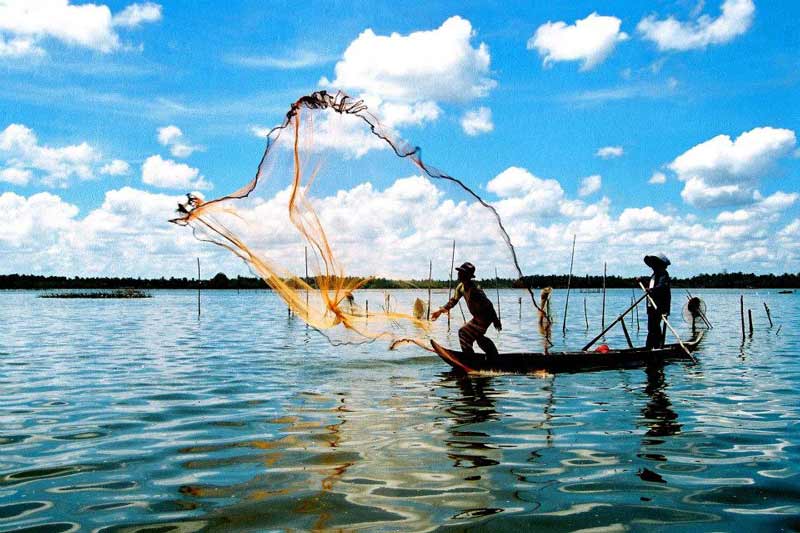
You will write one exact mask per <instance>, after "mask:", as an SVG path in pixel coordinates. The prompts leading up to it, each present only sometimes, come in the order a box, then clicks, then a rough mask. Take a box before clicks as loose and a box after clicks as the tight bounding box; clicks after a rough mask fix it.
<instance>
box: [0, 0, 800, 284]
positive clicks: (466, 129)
mask: <svg viewBox="0 0 800 533" xmlns="http://www.w3.org/2000/svg"><path fill="white" fill-rule="evenodd" d="M798 18H800V3H797V2H784V1H771V2H766V1H764V0H724V1H722V0H708V1H702V0H700V1H698V0H658V1H646V2H645V1H641V2H630V1H606V2H600V1H597V0H595V1H566V0H565V1H551V2H536V3H532V2H508V1H504V2H494V1H484V2H419V3H417V4H415V5H412V4H409V5H408V7H405V8H403V9H399V8H398V7H397V5H396V3H394V2H383V1H375V0H370V1H369V2H366V1H365V2H359V1H352V2H337V1H327V2H314V1H311V2H301V3H297V2H282V1H272V2H263V1H238V2H237V1H231V2H224V3H223V2H203V3H198V2H194V1H188V0H187V1H175V2H166V1H165V2H160V3H155V2H138V3H131V2H129V1H122V2H116V1H114V2H112V1H106V2H100V1H98V0H95V1H94V3H92V2H79V1H74V0H0V274H9V273H23V274H58V275H69V276H75V275H81V276H87V275H106V276H128V275H130V276H142V277H161V276H166V277H169V276H180V277H183V276H186V277H191V276H192V275H193V268H194V258H195V257H202V258H203V263H204V265H205V268H206V269H207V271H208V272H216V271H223V272H226V273H227V274H229V275H237V274H245V273H247V272H248V270H247V268H246V267H245V265H243V264H242V263H241V261H239V260H238V259H237V258H235V257H234V256H233V255H232V254H230V253H228V252H227V251H225V250H222V249H218V248H217V247H214V246H210V245H208V244H207V243H200V242H198V241H197V240H196V239H194V237H193V236H192V235H191V232H190V231H189V230H188V229H187V228H183V227H178V226H175V225H173V224H169V223H168V222H167V221H168V219H170V218H172V217H173V216H174V210H175V207H176V205H177V202H178V201H180V200H181V199H182V198H184V195H185V193H187V192H190V191H200V192H201V193H202V194H203V195H204V196H205V197H206V198H212V197H217V196H222V195H225V194H226V193H229V192H231V191H233V190H236V189H238V188H239V187H241V186H242V185H244V184H245V183H246V182H247V181H248V180H250V179H251V178H252V176H253V175H254V172H255V170H256V167H257V165H258V162H259V160H260V158H261V155H262V153H263V150H264V145H265V135H266V132H268V131H269V129H270V128H271V127H273V126H275V125H277V124H279V123H280V122H281V121H282V120H283V117H284V115H285V114H286V112H287V110H288V108H289V105H290V104H291V103H292V102H294V101H295V100H296V99H297V98H299V97H300V96H303V95H306V94H309V93H311V92H313V91H316V90H322V89H324V90H328V91H331V92H336V91H337V90H341V91H344V92H346V93H347V94H349V95H351V96H353V97H355V98H361V99H363V100H364V101H365V102H366V103H367V105H368V106H369V108H370V111H371V112H373V113H374V114H375V115H376V116H378V117H379V118H380V119H381V121H382V123H383V124H384V125H385V126H386V127H387V128H389V129H390V130H391V131H392V132H393V133H394V134H395V135H397V136H398V137H402V138H404V139H406V140H407V141H408V142H409V143H411V144H412V145H415V146H420V147H421V148H422V153H423V157H424V159H425V161H426V162H428V163H430V164H433V165H435V166H436V167H437V168H439V169H441V170H443V171H445V172H447V173H448V174H449V175H452V176H456V177H458V178H459V179H461V180H463V181H464V182H465V183H467V184H468V185H469V186H471V187H473V188H474V189H475V190H476V191H479V192H480V193H481V194H482V196H484V198H485V199H486V200H487V201H488V202H490V203H492V204H493V205H495V206H496V207H497V208H498V211H499V212H500V214H501V216H502V217H503V222H504V224H505V225H506V226H507V227H508V229H509V234H510V235H511V237H512V241H513V242H514V243H515V245H517V248H518V251H519V255H520V258H521V267H522V270H523V272H524V273H526V274H550V273H565V272H566V271H567V270H568V268H569V261H570V248H571V244H572V237H573V235H575V238H576V251H575V273H576V274H578V275H583V274H599V273H601V272H602V264H603V262H606V263H608V271H609V273H611V274H621V275H633V274H639V273H646V272H643V271H646V270H647V269H646V267H645V266H644V265H643V263H642V256H644V255H645V254H649V253H656V252H663V253H665V254H667V255H668V256H669V257H670V259H671V260H672V263H673V265H672V267H671V272H672V273H673V275H677V276H689V275H693V274H698V273H702V272H721V271H729V272H734V271H745V272H757V273H770V272H772V273H783V272H798V271H800V268H799V267H800V208H799V207H798V206H800V145H798V141H797V135H798V133H797V132H798V130H799V129H800V103H798V96H800V32H798V31H797V22H796V21H797V20H798ZM320 127H321V134H320V136H319V139H320V143H319V144H320V146H321V148H322V149H324V150H327V151H328V152H330V153H331V155H330V156H329V157H331V158H333V157H337V158H341V159H342V160H343V161H345V162H346V163H348V164H352V165H353V168H355V169H359V170H358V172H357V173H356V174H354V175H351V176H350V179H349V180H344V181H337V180H333V179H331V180H325V181H320V182H319V183H317V184H316V185H315V187H316V189H315V194H316V197H317V198H318V201H319V203H318V204H317V206H318V209H319V211H320V215H321V218H322V220H323V221H328V222H330V225H329V226H327V227H328V230H329V232H331V233H336V232H337V231H340V230H341V229H342V228H341V227H339V226H337V225H336V220H338V219H337V217H336V216H334V213H336V212H340V211H341V209H340V208H341V205H337V202H338V200H337V198H338V199H343V200H342V201H349V202H350V203H351V205H350V209H351V211H350V215H349V216H351V217H353V218H355V219H356V220H358V221H359V222H361V221H363V223H361V224H360V226H361V230H363V231H362V232H361V233H358V235H363V239H369V241H360V240H359V239H358V238H354V239H350V240H349V241H347V242H344V243H343V244H342V245H341V246H342V248H341V249H339V250H337V251H338V252H340V253H341V256H342V257H345V258H350V260H351V261H352V262H354V270H353V269H351V271H354V272H355V273H359V274H373V273H374V274H391V275H397V276H409V277H412V276H413V277H422V276H423V275H424V277H427V272H426V271H427V268H425V267H426V266H427V261H425V260H418V258H419V257H426V256H433V255H434V254H435V257H432V258H433V259H434V260H435V264H436V270H437V272H435V273H434V277H440V278H443V277H446V276H447V275H448V274H447V272H448V271H449V253H450V245H451V244H448V243H449V242H450V241H449V239H450V237H452V238H455V239H456V240H457V241H458V240H461V241H462V242H463V240H465V238H468V234H469V230H470V228H469V226H468V225H467V226H465V222H464V221H463V220H462V221H459V220H457V219H454V218H453V217H445V216H444V215H443V213H444V211H443V209H445V207H446V205H449V204H446V200H447V194H446V193H445V194H440V193H441V191H439V192H437V190H436V189H435V188H434V189H431V188H430V187H429V185H430V184H429V183H424V180H417V179H415V175H414V169H413V168H407V169H405V170H397V172H396V173H394V174H391V175H389V174H387V173H388V172H389V171H388V170H386V171H384V170H382V169H383V167H381V162H382V161H384V160H385V153H382V151H383V150H385V147H381V146H379V144H378V145H376V144H375V142H374V139H369V138H367V137H365V136H364V132H356V133H360V134H358V135H357V134H354V132H352V131H350V130H341V129H336V128H333V127H327V129H325V128H326V124H324V123H323V124H320ZM387 168H388V167H387ZM393 168H394V167H393ZM392 172H394V170H393V171H392ZM417 174H418V173H417ZM379 176H380V177H379ZM365 186H368V187H369V190H368V194H365V193H364V191H365V190H366V189H365V188H364V187H365ZM410 189H413V191H412V192H409V191H410ZM275 194H278V196H275V197H273V198H272V200H275V201H277V200H279V199H280V198H281V197H280V196H279V191H275ZM266 200H270V199H269V198H267V199H266ZM421 206H424V209H422V208H421ZM359 209H361V210H363V212H362V211H359ZM326 210H327V211H326ZM365 213H369V214H370V216H371V217H372V218H365V215H364V214H365ZM274 216H276V217H284V218H286V215H285V213H283V214H281V213H280V210H279V209H276V210H275V214H274ZM398 217H401V218H402V219H403V235H402V238H400V239H389V238H380V239H378V238H375V235H376V228H391V227H392V223H393V222H392V221H393V220H396V219H397V218H398ZM437 217H438V218H437ZM445 219H446V220H445ZM432 220H436V224H435V226H436V227H435V231H434V230H432V229H431V225H432V223H431V221H432ZM351 226H352V224H351V225H347V227H351ZM342 227H344V226H342ZM289 230H290V229H289ZM386 231H390V229H386ZM465 232H466V234H467V237H465V236H464V234H465ZM262 237H263V238H265V239H267V240H268V239H269V235H262ZM275 238H276V243H277V242H278V241H280V239H279V236H278V235H276V236H275ZM345 241H346V240H345ZM348 242H349V244H348ZM365 244H369V245H370V246H369V247H366V248H365V246H364V245H365ZM347 246H351V247H355V248H359V249H360V252H359V254H356V255H353V254H352V253H350V251H349V250H348V249H347ZM295 248H296V247H295ZM491 248H492V249H494V248H495V247H491ZM263 249H264V250H265V252H264V253H265V254H267V255H269V254H270V253H274V254H275V255H274V257H273V259H275V260H277V261H279V262H282V263H285V264H286V265H287V266H290V267H291V268H299V266H298V263H297V261H298V258H299V257H301V256H302V253H303V252H302V248H300V249H294V248H285V247H283V248H281V247H280V246H278V244H276V246H275V248H274V249H273V250H272V252H270V248H269V246H265V247H264V248H263ZM365 249H366V250H368V251H369V253H368V254H367V253H365V252H364V250H365ZM464 252H465V253H458V254H457V255H458V257H457V260H459V261H465V260H472V261H473V262H474V263H476V265H478V267H479V273H478V275H479V276H480V274H481V271H483V272H485V271H486V269H487V268H489V267H490V265H494V266H497V267H498V269H499V271H500V273H501V275H508V276H511V275H512V271H511V269H510V265H509V264H508V260H507V259H508V256H507V255H506V256H503V255H502V254H499V255H498V254H495V253H494V252H493V251H491V250H489V249H487V250H485V253H484V252H482V251H481V249H480V247H478V246H477V245H476V246H475V247H472V248H467V249H465V250H464ZM466 252H468V254H467V253H466ZM355 257H358V259H355ZM371 257H374V258H376V259H371ZM389 257H391V258H394V259H395V260H396V264H394V265H393V266H387V265H386V264H385V263H386V259H387V258H389ZM378 258H379V259H378ZM413 258H417V259H413ZM412 262H413V263H414V265H413V266H411V263H412ZM387 268H388V270H387Z"/></svg>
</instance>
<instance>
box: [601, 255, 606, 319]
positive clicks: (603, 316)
mask: <svg viewBox="0 0 800 533" xmlns="http://www.w3.org/2000/svg"><path fill="white" fill-rule="evenodd" d="M600 327H601V328H605V327H606V263H605V262H603V310H602V312H601V315H600Z"/></svg>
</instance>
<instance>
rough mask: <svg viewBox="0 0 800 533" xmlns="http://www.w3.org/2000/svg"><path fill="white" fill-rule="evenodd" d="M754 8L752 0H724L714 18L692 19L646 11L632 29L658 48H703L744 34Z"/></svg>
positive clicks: (705, 16) (681, 49) (751, 18)
mask: <svg viewBox="0 0 800 533" xmlns="http://www.w3.org/2000/svg"><path fill="white" fill-rule="evenodd" d="M755 9H756V8H755V5H754V4H753V1H752V0H725V1H724V2H723V3H722V14H721V15H720V16H719V17H717V18H711V17H710V16H708V15H701V16H699V17H697V20H695V21H693V22H680V21H678V20H676V19H675V18H674V17H668V18H666V19H664V20H658V18H657V17H656V15H650V16H649V17H647V18H644V19H642V20H641V21H640V22H639V24H638V25H637V26H636V29H637V30H638V31H639V33H641V34H642V37H643V38H644V39H647V40H649V41H653V42H654V43H656V45H657V46H658V48H659V50H680V51H683V50H691V49H696V48H705V47H707V46H708V45H711V44H724V43H727V42H729V41H731V40H733V39H734V38H735V37H738V36H739V35H742V34H744V33H745V32H746V31H747V30H748V29H749V28H750V26H751V25H752V23H753V16H754V14H755Z"/></svg>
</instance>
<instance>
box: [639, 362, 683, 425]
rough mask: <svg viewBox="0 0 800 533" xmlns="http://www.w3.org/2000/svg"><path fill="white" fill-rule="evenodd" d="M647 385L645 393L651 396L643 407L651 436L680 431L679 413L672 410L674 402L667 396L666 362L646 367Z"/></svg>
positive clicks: (645, 421)
mask: <svg viewBox="0 0 800 533" xmlns="http://www.w3.org/2000/svg"><path fill="white" fill-rule="evenodd" d="M645 374H646V375H647V385H646V386H645V388H644V392H645V394H647V395H648V396H649V397H650V400H649V401H648V402H647V405H645V406H644V408H643V409H642V417H643V418H644V419H645V420H644V423H645V424H646V425H647V426H648V427H649V428H650V429H649V430H648V431H647V436H649V437H669V436H671V435H675V434H677V433H679V432H680V430H681V424H678V422H677V420H678V414H677V413H676V412H675V411H673V410H672V404H671V402H670V401H669V397H668V396H667V385H666V381H665V379H664V363H663V362H657V363H651V364H649V365H647V367H646V368H645Z"/></svg>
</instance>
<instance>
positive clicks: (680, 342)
mask: <svg viewBox="0 0 800 533" xmlns="http://www.w3.org/2000/svg"><path fill="white" fill-rule="evenodd" d="M639 287H641V289H642V290H643V291H644V295H645V296H647V299H648V300H649V301H650V304H651V305H652V306H653V309H655V310H656V311H658V306H657V305H656V302H655V301H654V300H653V297H652V296H650V293H649V292H647V289H645V288H644V285H643V284H642V282H641V281H640V282H639ZM661 320H663V321H664V324H666V325H667V327H668V328H669V330H670V331H671V332H672V334H673V335H675V338H676V339H678V344H680V345H681V348H683V351H684V352H686V355H688V356H689V358H690V359H691V360H692V361H693V362H695V363H696V362H697V359H695V357H694V356H693V355H692V352H690V351H689V349H688V348H687V347H686V346H685V345H684V344H683V341H682V340H681V337H680V335H678V332H677V331H675V328H673V327H672V325H671V324H670V323H669V321H668V320H667V315H665V314H663V313H662V314H661Z"/></svg>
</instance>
